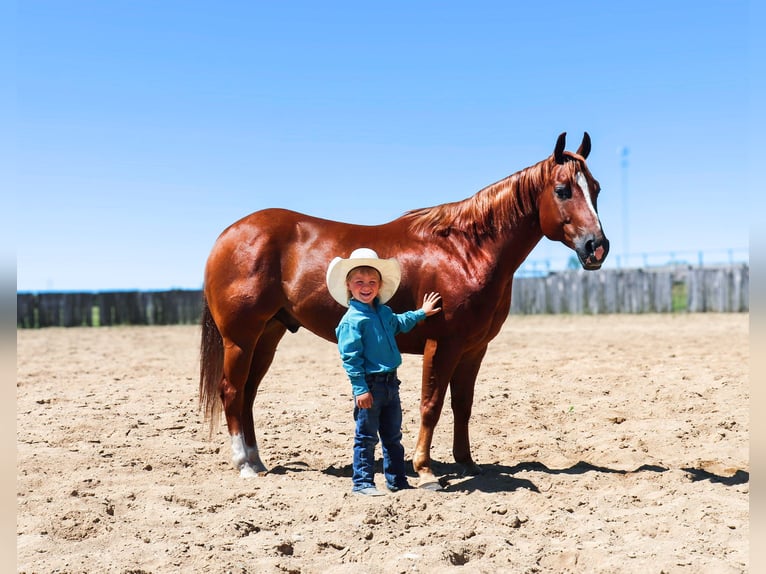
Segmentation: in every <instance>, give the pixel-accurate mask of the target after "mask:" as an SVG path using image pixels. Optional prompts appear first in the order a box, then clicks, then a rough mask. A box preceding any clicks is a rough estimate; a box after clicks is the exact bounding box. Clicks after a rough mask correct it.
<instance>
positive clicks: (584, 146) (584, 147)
mask: <svg viewBox="0 0 766 574" xmlns="http://www.w3.org/2000/svg"><path fill="white" fill-rule="evenodd" d="M589 153H590V136H589V135H588V132H584V133H583V136H582V143H581V144H580V148H579V149H578V150H577V155H581V156H582V157H583V159H588V154H589Z"/></svg>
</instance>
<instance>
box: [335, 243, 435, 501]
mask: <svg viewBox="0 0 766 574" xmlns="http://www.w3.org/2000/svg"><path fill="white" fill-rule="evenodd" d="M400 278H401V271H400V269H399V263H398V262H397V261H396V259H380V258H378V254H377V253H375V251H373V250H372V249H367V248H360V249H356V250H355V251H354V252H352V253H351V255H350V256H349V258H348V259H341V258H340V257H336V258H335V259H333V260H332V262H330V266H329V267H328V268H327V287H328V289H329V290H330V294H331V295H332V296H333V298H334V299H335V300H336V301H338V303H340V304H341V305H343V306H344V307H348V311H346V314H345V315H344V316H343V318H342V319H341V321H340V323H339V324H338V327H337V329H336V330H335V335H336V336H337V338H338V350H339V351H340V356H341V358H342V359H343V368H344V369H345V370H346V373H347V374H348V377H349V379H351V389H352V392H353V395H354V420H355V421H356V432H355V435H354V475H353V492H356V493H359V494H364V495H367V496H380V495H382V494H384V493H383V492H381V491H379V490H378V489H377V488H376V487H375V481H374V475H375V470H374V466H375V445H376V444H377V442H378V436H380V441H381V446H382V450H383V474H384V475H385V479H386V487H387V488H388V489H389V490H390V491H392V492H396V491H397V490H401V489H404V488H411V487H410V485H409V484H408V482H407V476H406V475H405V471H404V447H403V446H402V406H401V402H400V401H399V385H400V384H401V381H399V379H398V378H397V376H396V368H397V367H398V366H399V365H401V364H402V356H401V354H400V353H399V347H398V346H397V344H396V340H395V339H394V337H395V336H396V335H397V334H398V333H406V332H407V331H410V330H411V329H412V328H413V327H415V325H416V324H417V323H418V322H419V321H422V320H423V319H425V318H426V317H427V316H430V315H434V314H436V313H438V312H439V311H441V307H439V308H437V307H436V302H437V301H438V300H439V294H438V293H428V294H426V295H425V296H424V297H423V306H422V307H421V308H420V309H418V310H416V311H407V312H405V313H401V314H397V313H394V312H393V311H392V310H391V308H390V307H388V306H387V305H384V303H385V302H386V301H388V300H389V299H390V298H391V297H392V296H393V294H394V293H395V292H396V289H397V288H398V287H399V281H400Z"/></svg>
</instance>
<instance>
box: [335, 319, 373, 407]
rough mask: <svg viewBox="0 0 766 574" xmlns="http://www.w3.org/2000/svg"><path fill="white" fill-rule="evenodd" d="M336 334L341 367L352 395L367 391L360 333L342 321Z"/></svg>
mask: <svg viewBox="0 0 766 574" xmlns="http://www.w3.org/2000/svg"><path fill="white" fill-rule="evenodd" d="M336 335H337V336H338V351H340V358H341V359H342V360H343V368H344V369H345V371H346V374H348V378H349V380H350V381H351V390H352V392H353V394H354V396H358V395H363V394H364V393H367V392H369V390H370V389H369V388H368V387H367V381H365V380H364V349H363V347H362V334H361V333H360V332H359V330H358V329H357V328H356V327H354V326H352V325H349V324H348V323H343V324H341V325H340V326H339V327H338V330H337V332H336Z"/></svg>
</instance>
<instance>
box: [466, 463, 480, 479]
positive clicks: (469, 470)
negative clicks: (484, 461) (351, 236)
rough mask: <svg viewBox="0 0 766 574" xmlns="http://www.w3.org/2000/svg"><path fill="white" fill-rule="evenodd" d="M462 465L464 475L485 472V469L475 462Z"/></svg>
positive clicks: (475, 474) (476, 474) (477, 474)
mask: <svg viewBox="0 0 766 574" xmlns="http://www.w3.org/2000/svg"><path fill="white" fill-rule="evenodd" d="M462 466H463V476H479V475H480V474H484V470H483V469H482V468H481V467H480V466H479V465H478V464H476V463H475V462H472V463H471V464H464V465H462Z"/></svg>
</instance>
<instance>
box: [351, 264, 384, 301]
mask: <svg viewBox="0 0 766 574" xmlns="http://www.w3.org/2000/svg"><path fill="white" fill-rule="evenodd" d="M382 282H383V281H382V280H381V278H380V274H379V273H378V272H377V271H375V270H374V269H373V270H368V269H354V270H352V271H351V273H350V274H349V276H348V278H347V279H346V287H348V290H349V291H350V292H351V296H352V297H353V298H354V299H356V300H357V301H359V302H361V303H367V304H368V305H372V302H373V301H374V300H375V297H377V296H378V293H379V292H380V285H381V283H382Z"/></svg>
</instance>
